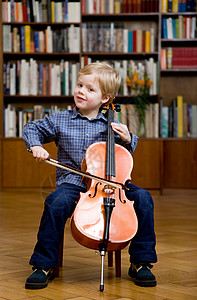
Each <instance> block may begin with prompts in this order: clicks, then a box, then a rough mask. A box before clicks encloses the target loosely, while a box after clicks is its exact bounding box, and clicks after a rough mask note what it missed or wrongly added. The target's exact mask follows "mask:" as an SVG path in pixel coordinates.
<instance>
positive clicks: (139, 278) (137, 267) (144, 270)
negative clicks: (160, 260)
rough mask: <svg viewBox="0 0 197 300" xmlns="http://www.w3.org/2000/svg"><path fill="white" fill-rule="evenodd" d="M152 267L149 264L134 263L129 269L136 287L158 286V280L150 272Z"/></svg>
mask: <svg viewBox="0 0 197 300" xmlns="http://www.w3.org/2000/svg"><path fill="white" fill-rule="evenodd" d="M152 267H153V266H152V265H151V264H149V263H138V264H134V263H132V264H131V266H130V268H129V276H130V277H131V278H132V279H133V280H134V282H135V284H136V285H139V286H144V287H148V286H156V285H157V281H156V278H155V276H154V275H153V273H152V272H151V270H150V269H151V268H152Z"/></svg>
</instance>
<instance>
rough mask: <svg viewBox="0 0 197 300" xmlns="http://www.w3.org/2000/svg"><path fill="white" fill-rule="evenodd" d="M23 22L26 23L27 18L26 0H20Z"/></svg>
mask: <svg viewBox="0 0 197 300" xmlns="http://www.w3.org/2000/svg"><path fill="white" fill-rule="evenodd" d="M22 9H23V22H28V17H27V0H22Z"/></svg>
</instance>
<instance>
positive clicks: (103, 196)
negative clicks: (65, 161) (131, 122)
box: [70, 104, 137, 291]
mask: <svg viewBox="0 0 197 300" xmlns="http://www.w3.org/2000/svg"><path fill="white" fill-rule="evenodd" d="M107 113H108V132H107V141H106V142H96V143H94V144H92V145H90V146H89V147H88V149H87V150H86V155H85V157H84V160H83V162H82V170H83V171H85V172H86V173H87V174H91V175H94V176H96V177H100V178H104V179H106V180H107V183H104V182H99V181H98V180H97V179H92V180H89V181H87V180H86V184H87V192H86V193H81V195H80V199H79V201H78V203H77V206H76V208H75V211H74V213H73V215H72V217H71V221H70V228H71V232H72V235H73V237H74V239H75V240H76V241H77V242H78V243H80V244H81V245H83V246H85V247H88V248H91V249H95V250H99V251H100V254H101V258H102V260H101V284H100V291H103V290H104V284H103V268H104V256H105V253H106V251H114V250H121V249H123V248H125V247H126V246H127V245H128V243H129V241H130V240H131V239H132V238H133V236H134V235H135V234H136V231H137V217H136V214H135V211H134V208H133V201H130V200H128V199H126V195H125V192H124V190H125V189H127V187H126V183H127V182H128V181H130V175H131V171H132V168H133V159H132V156H131V154H130V153H129V151H128V150H127V149H126V148H124V147H123V146H121V145H118V144H115V139H114V131H113V129H112V127H111V122H113V121H114V105H112V104H110V105H109V106H108V110H107ZM117 181H118V182H119V183H122V187H120V186H118V187H117V186H114V185H113V183H114V182H115V183H116V182H117Z"/></svg>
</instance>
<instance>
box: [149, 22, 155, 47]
mask: <svg viewBox="0 0 197 300" xmlns="http://www.w3.org/2000/svg"><path fill="white" fill-rule="evenodd" d="M154 51H155V33H154V28H153V27H151V29H150V52H154Z"/></svg>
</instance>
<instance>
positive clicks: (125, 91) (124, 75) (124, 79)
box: [123, 60, 128, 96]
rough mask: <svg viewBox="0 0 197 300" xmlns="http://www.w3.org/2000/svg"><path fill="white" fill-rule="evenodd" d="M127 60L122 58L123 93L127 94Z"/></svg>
mask: <svg viewBox="0 0 197 300" xmlns="http://www.w3.org/2000/svg"><path fill="white" fill-rule="evenodd" d="M126 78H127V60H123V95H125V96H126V95H128V88H127V82H126Z"/></svg>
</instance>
